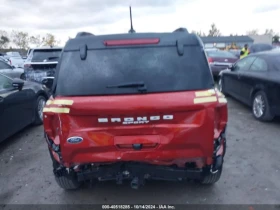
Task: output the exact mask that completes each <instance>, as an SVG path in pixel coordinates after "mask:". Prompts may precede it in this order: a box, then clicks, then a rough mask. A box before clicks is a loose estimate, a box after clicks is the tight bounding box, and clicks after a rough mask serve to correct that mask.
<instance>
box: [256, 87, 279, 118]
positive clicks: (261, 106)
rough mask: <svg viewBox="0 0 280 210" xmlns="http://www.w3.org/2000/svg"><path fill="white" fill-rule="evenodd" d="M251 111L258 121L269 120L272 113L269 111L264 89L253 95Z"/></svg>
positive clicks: (272, 116)
mask: <svg viewBox="0 0 280 210" xmlns="http://www.w3.org/2000/svg"><path fill="white" fill-rule="evenodd" d="M252 113H253V115H254V117H255V118H256V119H257V120H259V121H271V120H273V118H274V115H273V114H272V113H271V110H270V106H269V104H268V100H267V97H266V94H265V92H264V91H259V92H257V93H256V94H255V95H254V96H253V102H252Z"/></svg>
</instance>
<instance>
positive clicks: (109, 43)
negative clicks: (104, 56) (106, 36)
mask: <svg viewBox="0 0 280 210" xmlns="http://www.w3.org/2000/svg"><path fill="white" fill-rule="evenodd" d="M158 43H159V39H158V38H156V39H125V40H106V41H104V45H105V46H120V45H145V44H158Z"/></svg>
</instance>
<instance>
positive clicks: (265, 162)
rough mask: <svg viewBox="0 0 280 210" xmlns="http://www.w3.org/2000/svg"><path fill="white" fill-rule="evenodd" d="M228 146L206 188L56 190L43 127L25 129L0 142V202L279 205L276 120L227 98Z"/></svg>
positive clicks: (110, 185) (157, 185)
mask: <svg viewBox="0 0 280 210" xmlns="http://www.w3.org/2000/svg"><path fill="white" fill-rule="evenodd" d="M228 101H229V124H228V133H227V137H228V140H227V141H228V148H227V154H226V157H225V165H224V171H223V174H222V177H221V179H220V181H219V182H217V183H216V184H215V185H214V186H212V187H206V186H200V185H197V184H194V183H187V182H183V183H173V182H158V181H157V182H156V181H151V182H148V183H147V184H146V186H144V188H141V189H139V190H133V189H131V188H130V186H129V183H125V184H123V185H116V184H115V182H102V183H97V184H95V185H94V186H93V187H92V188H90V187H88V186H85V187H83V188H81V189H80V190H78V191H70V192H67V191H64V190H63V189H61V188H59V187H58V185H57V184H56V182H55V180H54V176H53V174H52V165H51V159H50V157H49V153H48V151H47V145H46V143H45V141H44V139H43V128H42V126H41V127H29V128H26V129H25V130H23V131H22V132H20V133H18V134H17V135H15V136H13V137H12V138H10V139H8V140H7V141H5V142H3V143H1V144H0V204H80V203H82V204H95V203H97V204H106V203H114V204H124V203H127V204H133V203H145V204H151V203H152V204H156V203H172V204H198V203H201V204H252V203H254V204H277V203H279V201H280V191H279V189H280V165H279V160H280V153H279V149H280V137H279V136H280V135H279V134H280V129H279V128H280V120H279V119H276V120H275V121H274V122H272V123H261V122H258V121H256V120H255V119H254V118H253V117H252V116H251V112H250V109H249V108H247V107H245V106H243V105H241V104H240V103H238V102H236V101H235V100H233V99H231V98H229V99H228Z"/></svg>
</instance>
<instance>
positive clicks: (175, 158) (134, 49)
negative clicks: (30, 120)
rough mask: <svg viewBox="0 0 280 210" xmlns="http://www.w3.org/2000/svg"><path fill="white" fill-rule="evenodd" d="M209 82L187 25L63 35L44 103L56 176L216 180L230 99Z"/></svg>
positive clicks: (71, 183)
mask: <svg viewBox="0 0 280 210" xmlns="http://www.w3.org/2000/svg"><path fill="white" fill-rule="evenodd" d="M214 87H215V86H214V81H213V77H212V74H211V71H210V69H209V65H208V62H207V58H206V54H205V52H204V50H203V45H202V42H201V40H200V38H199V37H198V36H197V35H195V34H189V33H187V32H186V31H185V30H182V32H179V31H177V30H175V33H140V34H136V33H135V34H117V35H104V36H94V35H86V36H78V37H77V38H75V39H71V40H69V41H68V42H67V44H66V46H65V48H64V51H63V53H62V55H61V59H60V63H59V67H58V68H57V77H56V78H55V80H54V91H53V93H52V95H53V98H52V99H51V100H49V101H48V102H47V105H46V107H45V109H44V114H45V117H44V130H45V137H46V142H47V143H48V145H49V150H50V154H51V157H52V160H53V166H54V174H55V178H56V181H57V183H58V184H59V185H60V186H61V187H62V188H64V189H75V188H78V187H79V186H80V183H81V182H82V181H87V180H95V179H97V180H100V181H102V180H104V181H105V180H117V183H122V181H123V180H126V179H130V180H132V181H131V187H132V188H135V189H136V188H138V187H139V186H140V185H142V184H143V183H144V181H145V180H146V179H161V180H174V181H175V180H183V179H195V180H197V181H199V182H201V183H203V184H213V183H215V182H217V181H218V180H219V178H220V176H221V173H222V164H223V157H224V154H225V146H226V140H225V127H226V123H227V104H226V100H225V98H223V97H222V95H220V94H218V92H216V91H215V89H214ZM209 112H210V113H209ZM61 125H63V128H62V127H61ZM57 128H59V129H62V130H61V131H62V132H56V131H55V130H54V129H57ZM66 130H67V132H66ZM64 131H65V132H64ZM214 131H215V132H214ZM58 154H60V155H58ZM74 154H75V155H74ZM60 157H61V158H62V159H63V163H62V162H61V159H60ZM66 168H69V170H68V169H67V170H66ZM67 171H68V172H67ZM117 174H119V175H117Z"/></svg>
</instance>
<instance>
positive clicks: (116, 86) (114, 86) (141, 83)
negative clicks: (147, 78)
mask: <svg viewBox="0 0 280 210" xmlns="http://www.w3.org/2000/svg"><path fill="white" fill-rule="evenodd" d="M142 86H145V83H144V82H129V83H121V84H118V85H108V86H107V88H130V87H142Z"/></svg>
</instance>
